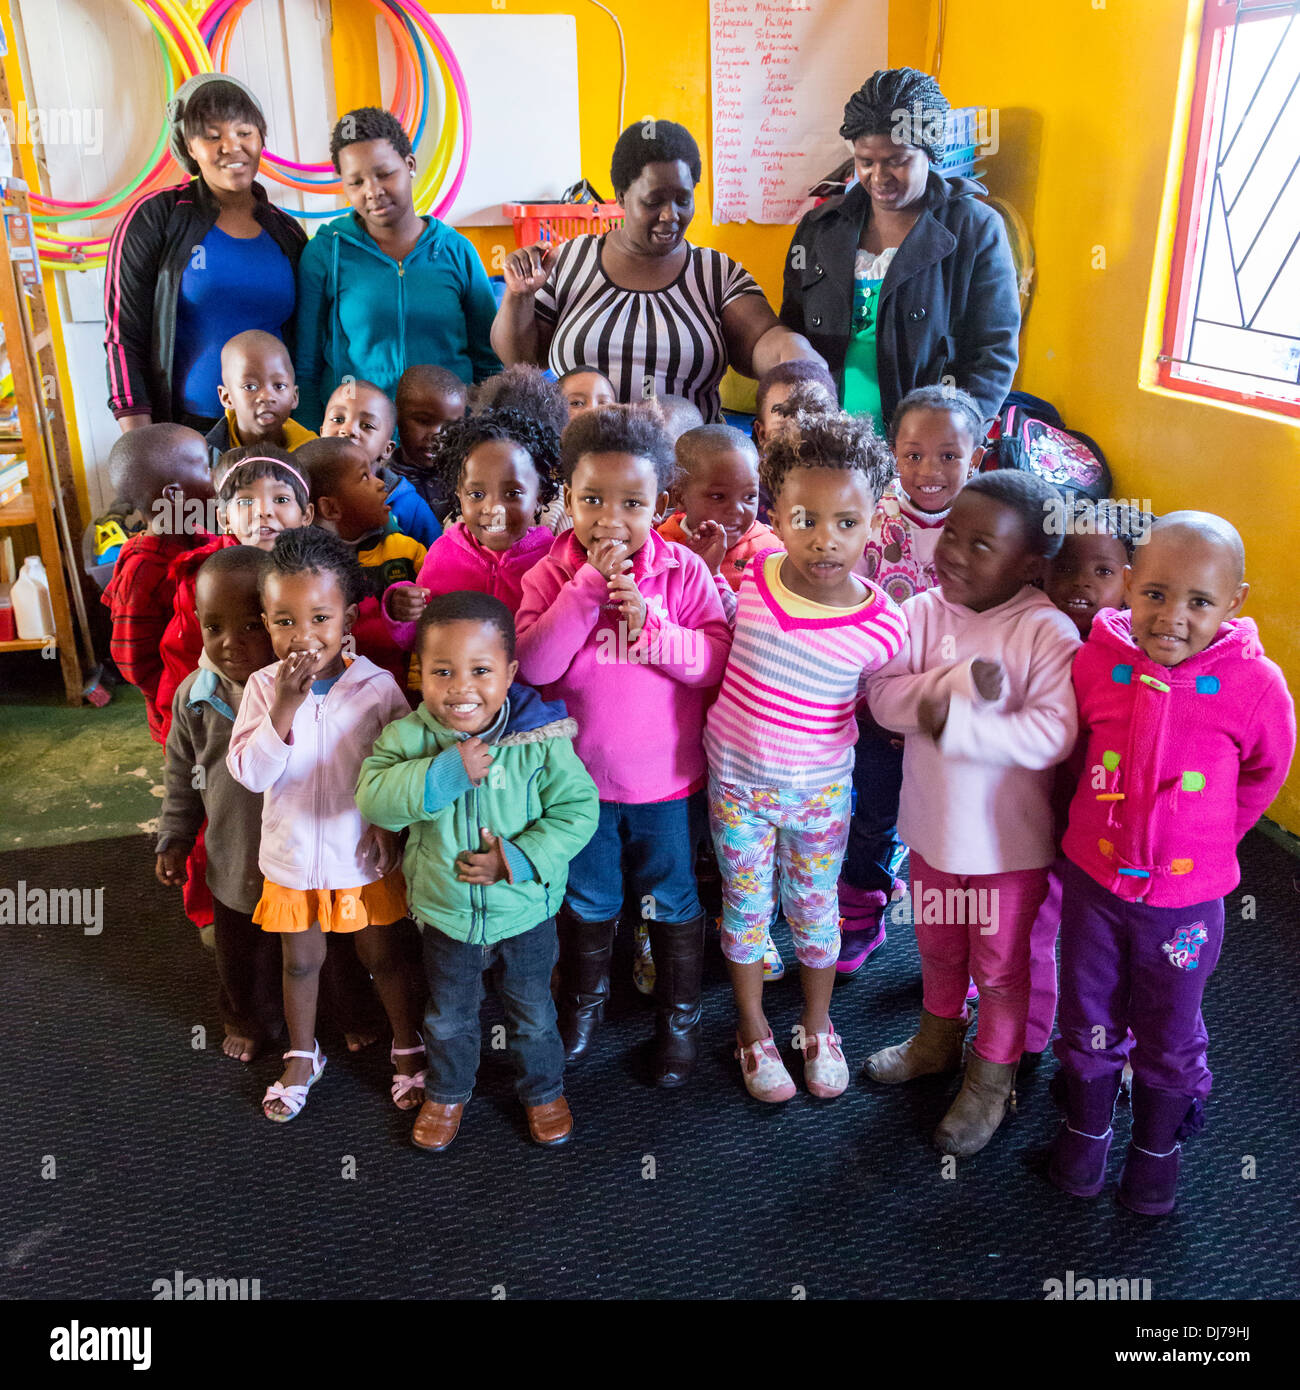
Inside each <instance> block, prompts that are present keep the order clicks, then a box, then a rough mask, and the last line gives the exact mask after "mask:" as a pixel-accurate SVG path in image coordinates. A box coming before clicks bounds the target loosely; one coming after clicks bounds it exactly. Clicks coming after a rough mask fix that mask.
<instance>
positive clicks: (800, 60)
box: [709, 0, 888, 223]
mask: <svg viewBox="0 0 1300 1390" xmlns="http://www.w3.org/2000/svg"><path fill="white" fill-rule="evenodd" d="M709 19H710V40H711V45H712V78H713V220H714V222H715V223H721V222H746V221H750V222H773V223H788V222H794V221H797V220H798V217H799V215H800V213H801V212H802V211H803V209H804V207H805V206H806V205H807V202H808V189H809V187H810V186H811V185H812V184H814V183H816V182H817V180H818V179H820V178H823V177H824V176H825V175H826V174H827V173H829V172H830V170H831V169H833V168H834V167H835V166H836V165H837V164H839V163H840V162H841V161H842V160H843V159H844V157H845V154H846V147H845V143H844V141H843V140H841V139H840V137H839V135H838V134H837V132H838V130H839V127H840V121H841V119H842V117H843V110H844V103H845V102H846V101H847V100H848V99H849V97H850V95H851V94H852V93H853V92H855V91H856V90H857V89H858V88H859V87H860V86H861V85H862V83H863V82H865V81H866V79H867V78H868V77H870V75H871V74H872V73H873V72H874V71H875V70H876V69H877V68H882V67H885V66H887V63H886V59H885V54H886V51H887V21H888V14H887V5H886V3H885V0H709Z"/></svg>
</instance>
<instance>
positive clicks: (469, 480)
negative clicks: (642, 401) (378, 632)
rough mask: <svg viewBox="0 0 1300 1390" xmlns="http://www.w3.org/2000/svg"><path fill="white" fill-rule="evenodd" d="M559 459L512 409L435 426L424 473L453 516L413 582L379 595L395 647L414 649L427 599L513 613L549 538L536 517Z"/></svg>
mask: <svg viewBox="0 0 1300 1390" xmlns="http://www.w3.org/2000/svg"><path fill="white" fill-rule="evenodd" d="M559 462H560V440H559V436H558V435H557V434H556V433H555V431H554V430H553V429H552V428H551V427H550V426H549V425H546V424H543V423H540V422H538V421H536V420H530V419H529V418H528V417H527V416H525V415H521V414H520V413H519V412H518V411H516V410H488V411H485V412H484V413H483V414H482V415H473V416H470V418H469V419H467V420H456V421H453V423H451V424H449V425H447V426H445V427H444V428H443V430H442V431H441V432H440V433H439V435H438V436H437V439H436V441H435V444H434V450H433V454H432V457H431V461H430V464H429V468H430V471H432V472H434V473H435V474H436V475H437V477H438V478H439V480H440V482H441V484H442V486H443V487H445V488H446V489H447V491H448V492H451V493H453V494H454V495H455V497H456V505H457V506H458V507H459V509H460V519H459V520H458V521H456V522H455V523H454V524H452V525H448V526H447V528H446V529H445V530H444V531H443V533H442V535H441V536H440V537H439V538H438V539H437V540H436V541H434V543H433V544H432V545H431V546H430V547H429V553H428V554H427V555H426V556H425V557H424V564H423V565H421V566H420V573H419V575H418V577H417V578H416V581H415V583H414V584H409V583H406V582H405V581H403V582H401V583H398V584H394V585H392V586H391V587H390V588H389V589H388V590H386V592H385V593H384V617H385V618H386V619H387V620H388V628H389V631H390V632H391V633H392V635H393V640H394V641H395V642H396V643H397V644H398V645H399V646H401V647H405V648H406V649H407V651H411V650H412V649H413V648H414V646H415V625H416V623H417V622H418V621H419V618H420V614H421V613H423V612H424V607H425V604H427V603H428V601H429V599H431V598H432V597H433V596H434V594H450V593H455V592H456V591H457V590H461V589H470V590H473V591H474V592H476V593H480V594H490V595H491V596H492V597H493V598H497V599H500V600H501V602H502V603H504V604H505V606H506V607H507V608H508V609H509V610H510V612H511V613H512V614H514V613H517V612H518V611H519V602H520V598H521V597H522V593H523V584H524V576H525V575H526V574H527V573H528V571H529V570H530V569H532V567H533V566H534V565H535V564H537V562H538V561H539V560H540V559H541V558H542V557H543V556H544V555H545V554H546V553H547V551H548V550H549V549H550V547H551V541H552V540H554V538H555V537H554V533H553V532H552V531H551V529H550V528H549V527H547V526H541V525H539V524H538V520H537V518H538V516H539V515H540V513H541V510H542V508H543V507H545V506H547V505H548V504H549V503H550V502H551V501H553V500H554V498H555V497H556V495H557V494H558V492H559V485H558V482H557V475H558V469H559ZM454 515H455V512H454V511H453V512H450V513H448V520H449V521H450V520H451V518H452V517H453V516H454Z"/></svg>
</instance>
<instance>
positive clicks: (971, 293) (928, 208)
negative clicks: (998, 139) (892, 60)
mask: <svg viewBox="0 0 1300 1390" xmlns="http://www.w3.org/2000/svg"><path fill="white" fill-rule="evenodd" d="M947 111H948V102H947V100H946V99H945V97H944V95H943V93H942V92H941V91H940V90H939V85H938V83H937V82H935V80H934V79H933V78H932V77H927V76H926V75H925V74H924V73H921V72H917V71H916V70H915V69H914V68H891V69H888V70H886V71H882V72H877V73H876V74H875V75H874V76H873V77H872V78H871V79H870V80H869V81H868V82H867V83H866V84H865V85H864V86H863V87H862V88H861V89H860V90H859V91H857V92H855V93H854V95H853V96H852V97H851V98H850V99H849V103H848V105H847V106H846V107H845V108H844V124H843V125H842V126H841V127H840V134H841V135H842V136H844V138H845V139H846V140H849V141H851V142H852V145H853V164H854V169H855V171H856V174H857V178H856V179H855V180H854V182H853V184H852V185H851V187H850V188H849V189H848V190H847V191H846V192H845V193H843V194H840V195H838V196H836V197H833V198H829V199H827V201H826V202H824V203H822V204H821V205H820V206H818V207H815V208H813V210H812V211H811V212H809V213H808V214H806V216H805V217H804V218H803V220H802V221H801V222H800V223H799V226H798V227H797V228H796V230H795V234H794V239H793V241H792V242H791V243H790V253H789V255H788V256H787V258H786V265H785V297H784V300H783V302H782V305H781V321H782V322H783V323H784V324H785V325H786V326H787V327H788V328H790V329H792V330H793V331H794V332H796V333H802V334H803V335H804V336H805V337H806V338H807V339H808V341H809V342H810V343H812V345H813V347H814V348H816V350H817V351H818V352H819V353H821V355H822V356H823V357H824V358H825V359H826V362H827V364H828V365H829V366H830V369H831V371H832V372H833V373H834V375H835V379H836V381H837V383H838V384H839V387H840V400H841V403H842V404H843V405H844V407H845V409H846V410H851V411H853V412H855V413H857V414H864V415H871V416H873V417H874V418H875V420H876V423H877V427H878V428H881V429H882V430H883V427H884V424H885V423H886V422H887V421H888V420H889V417H890V415H891V414H892V413H893V410H894V407H895V406H896V405H897V404H898V402H899V401H900V400H901V399H902V398H903V397H904V396H905V395H906V394H907V393H908V392H909V391H910V390H911V389H912V388H913V387H915V386H928V385H940V384H943V383H945V382H951V383H952V384H953V385H955V386H958V387H960V388H961V389H962V390H965V391H969V392H970V394H971V395H972V396H974V398H975V400H976V401H977V402H978V404H979V407H980V409H981V410H982V411H983V414H984V417H985V420H986V421H991V420H992V419H993V418H994V417H995V416H996V415H997V413H998V411H999V410H1000V409H1001V408H1002V403H1003V401H1004V400H1005V399H1006V396H1007V392H1008V391H1009V390H1010V389H1011V380H1012V377H1014V376H1015V371H1016V363H1017V361H1018V358H1019V351H1018V346H1017V338H1018V335H1019V332H1020V299H1019V294H1018V289H1017V284H1016V272H1015V267H1014V266H1013V264H1012V260H1011V252H1010V249H1009V247H1008V245H1007V238H1006V233H1005V232H1004V230H1003V228H1002V221H1001V219H1000V218H999V217H998V215H997V213H996V212H995V211H994V210H993V209H992V208H991V207H989V206H988V205H987V204H986V203H983V202H980V201H979V200H978V198H977V197H976V194H979V193H983V192H984V189H983V188H982V187H981V185H980V184H978V183H976V182H975V181H974V180H972V179H963V178H944V177H942V176H941V175H939V174H936V173H934V172H932V170H931V168H930V166H931V163H932V162H933V161H935V160H937V159H939V158H940V157H941V155H942V147H943V129H944V124H943V123H944V119H945V117H946V114H947Z"/></svg>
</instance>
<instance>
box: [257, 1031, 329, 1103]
mask: <svg viewBox="0 0 1300 1390" xmlns="http://www.w3.org/2000/svg"><path fill="white" fill-rule="evenodd" d="M290 1057H305V1058H306V1059H307V1061H309V1062H310V1063H311V1075H310V1076H309V1077H308V1078H307V1080H306V1082H304V1083H303V1084H302V1085H299V1086H284V1085H281V1083H280V1082H278V1081H277V1082H276V1083H275V1084H274V1085H273V1086H268V1087H267V1088H266V1094H265V1095H264V1096H263V1097H262V1114H263V1115H265V1116H266V1118H267V1119H268V1120H274V1121H275V1122H276V1123H277V1124H284V1123H285V1122H286V1121H288V1120H292V1119H293V1117H294V1116H295V1115H297V1113H298V1112H299V1111H300V1110H301V1109H302V1108H303V1106H304V1105H306V1104H307V1092H308V1091H310V1090H311V1088H312V1087H313V1086H314V1085H315V1084H316V1079H317V1078H318V1077H319V1076H320V1074H321V1072H323V1071H324V1070H325V1058H324V1057H322V1056H321V1051H320V1043H319V1042H317V1041H316V1040H315V1039H314V1038H313V1039H312V1051H311V1052H286V1053H285V1054H284V1061H286V1062H287V1061H288V1060H289V1058H290ZM273 1100H278V1101H283V1102H284V1104H285V1105H286V1106H288V1108H289V1113H288V1114H287V1115H276V1114H273V1113H272V1112H271V1111H269V1110H267V1108H266V1107H267V1104H268V1103H269V1102H270V1101H273Z"/></svg>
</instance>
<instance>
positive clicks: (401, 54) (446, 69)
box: [32, 0, 472, 269]
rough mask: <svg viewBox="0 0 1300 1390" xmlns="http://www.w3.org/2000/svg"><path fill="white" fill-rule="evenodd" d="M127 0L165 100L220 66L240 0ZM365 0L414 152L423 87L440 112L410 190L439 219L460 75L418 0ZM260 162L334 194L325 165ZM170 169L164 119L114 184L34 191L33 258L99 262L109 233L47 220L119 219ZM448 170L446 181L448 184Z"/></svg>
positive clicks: (306, 186)
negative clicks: (76, 231)
mask: <svg viewBox="0 0 1300 1390" xmlns="http://www.w3.org/2000/svg"><path fill="white" fill-rule="evenodd" d="M131 3H132V4H133V5H134V6H135V8H136V9H137V10H139V11H140V12H141V13H142V14H143V15H144V16H145V17H146V18H147V19H148V21H149V23H150V26H151V27H152V29H153V32H154V39H155V42H156V43H157V45H158V51H159V54H160V55H161V58H162V63H163V74H164V86H165V88H166V95H165V101H170V100H171V98H172V96H173V95H174V94H175V91H176V89H177V87H179V86H180V85H181V84H182V83H184V82H185V81H187V80H188V79H189V78H191V77H193V76H195V74H197V73H200V72H224V71H226V64H227V61H228V59H229V54H230V45H231V40H232V38H233V35H234V31H235V27H236V25H237V24H238V22H239V18H240V16H241V14H242V13H243V11H244V10H245V9H246V8H247V6H248V4H249V0H213V3H212V4H210V5H209V6H208V8H207V9H206V10H205V11H204V12H203V14H202V15H201V16H200V17H199V18H198V19H197V21H196V20H195V19H193V18H192V17H191V16H190V14H189V12H188V10H187V8H186V6H185V0H131ZM368 3H369V4H370V5H371V6H372V7H373V8H374V9H375V10H377V11H378V12H379V15H380V16H381V17H382V18H383V20H384V22H385V24H386V26H387V28H388V32H389V34H390V35H391V37H392V40H393V51H394V54H395V57H396V82H395V90H394V93H393V100H392V103H391V105H390V107H389V109H390V111H391V112H392V114H393V116H394V117H395V118H396V119H397V120H398V121H399V122H400V123H401V126H402V129H403V130H405V131H406V133H407V135H408V137H409V138H410V141H411V146H412V148H413V149H417V150H418V148H419V145H420V142H421V140H422V139H423V137H424V135H425V132H426V129H427V127H428V124H429V115H430V94H431V92H432V93H434V94H435V96H436V99H437V102H438V106H439V108H440V110H441V112H442V120H441V123H440V128H439V131H438V139H437V141H436V142H435V144H434V147H433V149H432V151H431V152H430V154H429V158H428V160H427V163H426V164H425V167H424V169H423V171H422V172H421V173H420V175H419V176H418V178H417V179H416V183H415V187H414V188H413V189H412V197H413V199H414V202H415V207H416V210H417V211H418V212H420V213H426V212H432V213H433V215H434V216H435V217H441V216H443V215H444V214H445V213H446V212H447V211H448V210H449V209H450V208H451V206H452V204H453V203H454V202H455V200H456V195H457V194H458V193H459V192H460V189H461V186H462V184H463V183H464V181H465V170H466V167H467V165H468V162H469V150H470V136H471V130H472V126H471V120H470V106H469V93H468V91H467V90H466V86H465V75H464V73H463V72H462V70H461V67H460V64H459V63H458V62H457V61H456V57H455V54H453V53H452V51H451V45H450V44H449V43H448V42H447V38H446V36H445V35H444V34H443V32H442V30H441V29H439V27H438V26H437V25H436V24H435V23H434V22H433V19H432V17H431V16H430V15H429V13H428V11H427V10H426V9H425V8H424V6H423V5H422V4H420V3H418V0H368ZM430 55H431V56H432V60H433V61H432V62H430V60H429V59H430ZM458 150H459V157H457V151H458ZM262 159H263V161H264V162H263V169H264V171H265V173H266V175H267V177H268V178H270V179H271V180H273V181H274V182H275V183H278V184H280V185H281V186H282V187H285V188H291V189H293V190H294V191H295V192H298V193H312V194H317V195H322V194H323V195H327V196H334V197H338V198H341V197H342V196H343V190H342V186H341V185H340V182H339V178H338V175H337V174H336V173H335V172H334V166H333V165H332V164H306V163H300V162H299V161H297V160H292V159H286V158H284V157H283V156H280V155H277V154H275V153H274V152H273V151H271V150H269V149H266V150H263V153H262ZM453 165H454V166H455V170H454V173H453ZM176 173H177V168H176V164H175V161H174V160H173V159H172V156H171V152H170V150H169V148H168V126H167V121H166V118H164V120H163V123H162V128H161V130H160V131H159V134H158V139H157V141H156V142H155V144H154V147H153V149H152V151H151V152H150V154H149V156H148V158H147V159H146V160H145V163H144V166H143V167H142V169H141V170H140V171H139V172H138V173H137V174H136V175H135V176H134V177H133V178H132V179H131V180H130V181H129V182H128V183H126V184H125V185H123V187H122V188H121V189H119V190H117V191H115V192H113V193H109V194H106V195H104V196H103V197H102V198H98V199H89V200H87V201H82V202H77V201H72V200H68V199H62V198H50V197H46V196H44V195H41V194H36V193H33V194H32V211H33V220H34V221H35V223H36V233H37V235H36V241H37V246H38V248H39V250H40V253H41V256H42V257H43V258H44V259H45V261H46V262H47V263H49V264H52V265H56V266H60V267H64V268H74V267H75V268H80V269H91V268H93V267H95V266H99V265H102V264H103V263H104V257H105V253H106V252H107V249H108V243H109V240H110V238H109V237H108V236H98V237H76V236H63V235H60V234H59V233H57V232H55V231H52V230H50V229H49V228H50V224H52V223H64V222H83V221H90V220H93V219H99V218H113V219H116V218H119V217H121V216H122V215H123V214H124V213H125V212H126V211H127V210H128V209H129V208H130V207H131V205H132V204H134V203H135V202H136V201H137V200H138V199H139V198H141V197H143V196H144V195H145V194H147V193H149V192H152V191H153V190H154V188H155V187H156V186H161V184H162V183H163V182H164V181H166V180H172V179H174V178H175V177H176ZM449 176H450V183H448V182H447V180H448V177H449ZM286 211H288V212H289V213H290V215H291V216H294V217H297V218H300V219H303V220H315V219H318V218H325V217H336V216H338V214H339V212H340V211H341V209H340V208H327V209H325V210H323V211H312V212H308V211H301V212H300V211H296V210H294V209H286Z"/></svg>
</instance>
